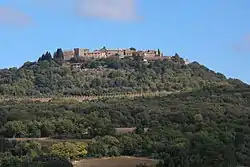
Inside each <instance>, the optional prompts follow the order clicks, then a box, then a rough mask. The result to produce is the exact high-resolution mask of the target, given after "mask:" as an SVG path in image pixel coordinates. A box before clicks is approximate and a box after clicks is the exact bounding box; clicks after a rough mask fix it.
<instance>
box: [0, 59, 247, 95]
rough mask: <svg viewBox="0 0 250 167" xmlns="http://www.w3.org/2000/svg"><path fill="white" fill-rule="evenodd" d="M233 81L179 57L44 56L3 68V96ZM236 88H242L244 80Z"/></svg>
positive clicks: (191, 86) (167, 87) (172, 88)
mask: <svg viewBox="0 0 250 167" xmlns="http://www.w3.org/2000/svg"><path fill="white" fill-rule="evenodd" d="M76 63H78V64H77V65H76ZM233 82H234V80H227V79H226V77H225V76H224V75H222V74H220V73H215V72H214V71H211V70H209V69H208V68H206V67H204V66H203V65H200V64H199V63H197V62H193V63H190V64H188V65H186V64H185V62H184V60H183V59H182V58H180V57H179V56H178V55H176V56H173V57H172V58H171V59H165V60H149V61H147V62H145V61H143V59H142V58H141V57H139V56H134V57H129V58H124V59H119V58H117V57H110V58H106V59H88V60H71V63H70V62H67V63H66V62H58V61H55V60H54V59H52V58H51V57H50V58H48V57H45V56H43V57H41V58H39V61H38V62H33V63H31V62H27V63H25V64H24V65H23V66H22V67H21V68H19V69H17V68H10V69H2V70H0V95H4V96H35V97H41V96H42V97H51V96H69V95H77V96H80V95H81V96H82V95H106V94H122V93H126V92H156V91H163V90H164V91H180V90H181V91H182V90H190V89H194V88H195V89H199V88H201V87H203V86H205V85H210V84H212V85H213V84H232V83H233ZM236 82H238V81H236ZM237 84H239V85H244V84H243V83H242V82H240V81H239V82H238V83H237ZM233 85H235V84H234V83H233Z"/></svg>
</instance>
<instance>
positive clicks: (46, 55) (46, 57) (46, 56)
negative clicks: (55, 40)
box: [38, 52, 52, 62]
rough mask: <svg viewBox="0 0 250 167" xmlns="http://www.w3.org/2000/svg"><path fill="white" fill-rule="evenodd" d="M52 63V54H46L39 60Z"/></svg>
mask: <svg viewBox="0 0 250 167" xmlns="http://www.w3.org/2000/svg"><path fill="white" fill-rule="evenodd" d="M45 60H46V61H50V60H52V56H51V54H50V52H46V53H45V54H43V55H42V56H41V57H40V58H39V59H38V62H40V61H45Z"/></svg>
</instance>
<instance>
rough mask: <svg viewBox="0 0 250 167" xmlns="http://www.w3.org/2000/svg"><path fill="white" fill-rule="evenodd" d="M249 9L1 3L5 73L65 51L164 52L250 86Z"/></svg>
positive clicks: (83, 0)
mask: <svg viewBox="0 0 250 167" xmlns="http://www.w3.org/2000/svg"><path fill="white" fill-rule="evenodd" d="M249 8H250V1H249V0H238V1H236V0H209V1H201V0H188V1H187V0H175V1H174V0H173V1H170V0H154V1H152V0H61V1H59V0H53V1H51V0H50V1H49V0H35V1H34V0H1V1H0V49H1V52H0V53H1V54H0V56H1V61H0V68H5V67H11V66H20V65H22V64H23V63H24V62H25V61H34V60H36V59H37V58H38V57H39V56H40V55H41V54H42V53H44V52H45V51H51V52H54V51H55V50H56V49H57V48H63V49H70V48H74V47H84V48H90V49H95V48H100V47H102V46H106V47H107V48H126V47H135V48H137V49H148V48H149V49H158V48H159V49H160V50H161V51H163V52H164V55H167V56H168V55H173V54H174V53H176V52H177V53H178V54H179V55H180V56H181V57H184V58H188V59H190V60H191V61H198V62H200V63H201V64H204V65H205V66H207V67H208V68H210V69H212V70H215V71H217V72H221V73H223V74H225V75H226V76H227V77H234V78H240V79H241V80H243V81H245V82H248V83H250V76H249V75H248V72H247V71H250V66H249V65H248V64H249V61H250V57H249V56H250V20H249V16H250V10H249Z"/></svg>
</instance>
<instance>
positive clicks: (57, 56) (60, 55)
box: [53, 48, 64, 62]
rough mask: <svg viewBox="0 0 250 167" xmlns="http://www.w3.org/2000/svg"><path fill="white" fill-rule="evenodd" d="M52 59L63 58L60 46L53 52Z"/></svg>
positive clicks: (60, 59)
mask: <svg viewBox="0 0 250 167" xmlns="http://www.w3.org/2000/svg"><path fill="white" fill-rule="evenodd" d="M53 58H54V60H56V61H58V62H61V61H63V60H64V55H63V51H62V49H61V48H59V49H57V51H56V52H55V53H54V57H53Z"/></svg>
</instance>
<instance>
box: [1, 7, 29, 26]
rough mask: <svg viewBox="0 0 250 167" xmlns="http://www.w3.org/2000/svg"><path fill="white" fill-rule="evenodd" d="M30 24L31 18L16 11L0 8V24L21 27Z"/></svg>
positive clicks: (9, 8)
mask: <svg viewBox="0 0 250 167" xmlns="http://www.w3.org/2000/svg"><path fill="white" fill-rule="evenodd" d="M30 23H31V18H30V17H29V16H28V15H26V14H25V13H24V12H22V11H19V10H17V9H14V8H11V7H7V6H0V24H3V25H18V26H23V25H27V24H30Z"/></svg>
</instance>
